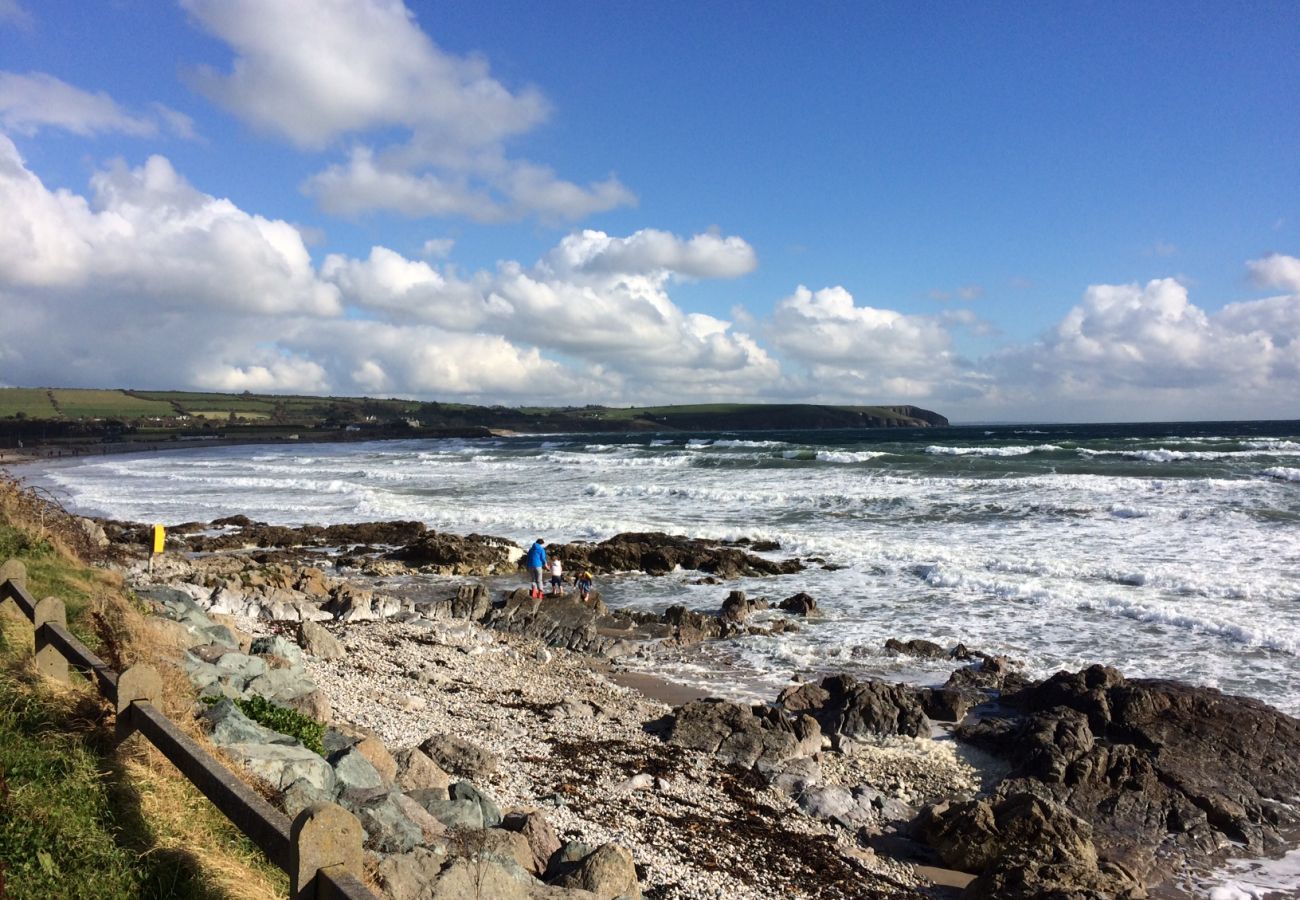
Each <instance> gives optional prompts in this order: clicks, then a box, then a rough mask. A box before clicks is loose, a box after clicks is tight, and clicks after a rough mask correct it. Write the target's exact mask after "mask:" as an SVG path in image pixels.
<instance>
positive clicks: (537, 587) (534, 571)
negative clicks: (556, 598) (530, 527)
mask: <svg viewBox="0 0 1300 900" xmlns="http://www.w3.org/2000/svg"><path fill="white" fill-rule="evenodd" d="M524 565H526V566H527V567H528V571H529V573H530V574H531V575H532V576H533V584H532V591H531V593H532V596H534V597H541V596H544V594H543V593H542V572H543V571H545V569H546V541H544V540H542V539H541V538H538V539H537V540H536V541H535V542H534V543H533V545H532V546H531V547H529V548H528V552H527V553H526V554H525V555H524Z"/></svg>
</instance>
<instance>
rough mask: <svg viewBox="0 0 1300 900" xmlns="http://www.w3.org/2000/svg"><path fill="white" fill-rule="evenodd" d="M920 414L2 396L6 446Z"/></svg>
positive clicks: (196, 396)
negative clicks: (65, 442) (74, 442)
mask: <svg viewBox="0 0 1300 900" xmlns="http://www.w3.org/2000/svg"><path fill="white" fill-rule="evenodd" d="M947 424H948V420H947V419H946V418H944V417H943V416H941V415H939V414H938V413H934V412H931V411H929V410H925V409H920V408H918V407H915V406H821V405H811V404H702V405H688V406H646V407H607V406H582V407H505V406H472V405H468V404H462V403H438V402H423V401H418V400H399V399H373V398H369V397H309V396H282V395H272V394H252V393H248V392H244V393H241V394H221V393H198V392H188V391H134V390H81V389H67V388H0V446H16V445H17V443H18V442H19V441H21V442H24V443H27V444H30V443H48V442H52V441H53V442H62V441H140V440H146V441H157V440H186V439H202V438H213V437H217V436H221V437H227V438H232V439H248V440H260V439H266V440H277V439H292V438H293V437H294V436H295V435H296V436H297V439H301V440H311V439H330V438H357V439H360V438H383V437H419V436H439V435H445V436H452V435H458V436H475V435H486V434H488V433H489V431H492V432H520V433H542V432H602V431H603V432H608V431H754V430H771V429H816V428H897V427H903V428H924V427H928V426H944V425H947Z"/></svg>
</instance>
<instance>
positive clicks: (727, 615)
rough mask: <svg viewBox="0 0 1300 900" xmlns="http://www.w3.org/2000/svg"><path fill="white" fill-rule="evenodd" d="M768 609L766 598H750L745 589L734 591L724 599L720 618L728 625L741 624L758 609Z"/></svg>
mask: <svg viewBox="0 0 1300 900" xmlns="http://www.w3.org/2000/svg"><path fill="white" fill-rule="evenodd" d="M762 609H767V601H766V600H750V599H749V598H748V597H747V596H745V592H744V591H732V592H731V593H730V594H728V595H727V599H726V600H724V601H722V612H721V613H720V614H719V615H718V618H720V619H721V620H722V622H723V623H724V624H727V625H739V624H740V623H742V622H744V621H745V620H746V619H748V618H749V617H750V615H751V614H752V613H754V612H757V611H758V610H762Z"/></svg>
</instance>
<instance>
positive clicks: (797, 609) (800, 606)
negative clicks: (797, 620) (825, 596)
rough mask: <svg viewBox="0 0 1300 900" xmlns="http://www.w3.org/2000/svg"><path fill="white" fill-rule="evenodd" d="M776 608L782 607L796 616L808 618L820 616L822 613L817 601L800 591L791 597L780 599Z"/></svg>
mask: <svg viewBox="0 0 1300 900" xmlns="http://www.w3.org/2000/svg"><path fill="white" fill-rule="evenodd" d="M778 609H783V610H785V611H786V612H788V613H793V614H794V615H796V616H807V617H809V618H813V617H816V616H820V615H821V614H822V611H821V608H820V607H819V606H818V605H817V601H816V600H814V599H813V598H812V597H811V596H809V595H808V594H805V593H803V592H802V591H800V592H799V593H797V594H795V595H794V596H792V597H786V598H785V599H784V600H782V601H781V603H780V605H779V606H778Z"/></svg>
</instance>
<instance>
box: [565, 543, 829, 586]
mask: <svg viewBox="0 0 1300 900" xmlns="http://www.w3.org/2000/svg"><path fill="white" fill-rule="evenodd" d="M550 550H551V552H552V553H555V554H558V555H560V556H561V558H562V559H564V561H565V563H566V564H567V565H568V567H569V568H570V569H572V570H577V569H584V568H585V569H591V570H592V571H593V572H637V571H640V572H646V573H647V574H650V575H667V574H668V573H669V572H672V571H673V570H674V569H678V568H681V569H694V570H698V571H702V572H710V573H712V574H714V575H717V576H719V577H720V578H739V577H740V576H742V575H745V576H756V575H786V574H790V573H793V572H799V571H802V569H803V565H802V564H801V563H800V562H799V561H798V560H795V559H790V560H785V561H784V562H773V561H771V560H768V559H764V558H763V557H761V556H755V555H754V554H752V553H746V552H744V551H743V550H740V549H737V548H736V547H727V546H724V545H722V544H721V543H719V542H713V541H705V540H700V539H698V538H687V537H682V536H681V535H669V534H664V533H663V532H628V533H624V534H617V535H615V536H614V537H612V538H610V539H609V540H606V541H601V542H600V543H599V544H588V543H573V544H563V545H560V546H558V547H552V548H550Z"/></svg>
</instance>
